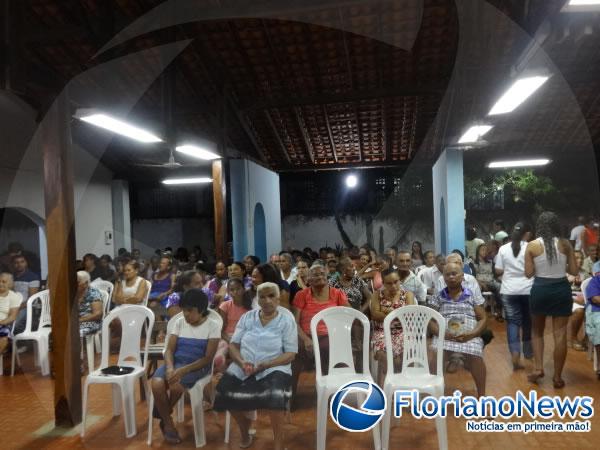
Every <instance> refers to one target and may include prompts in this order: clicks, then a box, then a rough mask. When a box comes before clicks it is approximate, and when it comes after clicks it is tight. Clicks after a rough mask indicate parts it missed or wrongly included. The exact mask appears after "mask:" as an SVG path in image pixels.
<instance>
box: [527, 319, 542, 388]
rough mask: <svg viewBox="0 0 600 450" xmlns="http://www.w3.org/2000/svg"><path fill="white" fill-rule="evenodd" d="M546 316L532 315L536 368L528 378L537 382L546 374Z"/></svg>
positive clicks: (532, 340)
mask: <svg viewBox="0 0 600 450" xmlns="http://www.w3.org/2000/svg"><path fill="white" fill-rule="evenodd" d="M545 328H546V316H542V315H534V316H531V346H532V347H533V359H534V370H533V372H532V373H530V374H529V375H528V376H527V379H528V380H529V381H531V382H532V383H535V382H536V381H537V380H538V378H541V377H543V376H544V329H545Z"/></svg>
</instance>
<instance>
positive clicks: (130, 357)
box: [100, 305, 154, 369]
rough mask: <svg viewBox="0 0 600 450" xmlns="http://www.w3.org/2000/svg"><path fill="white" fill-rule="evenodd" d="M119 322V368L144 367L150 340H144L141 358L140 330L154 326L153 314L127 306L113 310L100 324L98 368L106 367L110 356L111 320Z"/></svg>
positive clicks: (137, 307)
mask: <svg viewBox="0 0 600 450" xmlns="http://www.w3.org/2000/svg"><path fill="white" fill-rule="evenodd" d="M116 319H119V321H120V322H121V348H120V349H119V359H118V362H117V364H118V365H119V366H129V367H145V364H146V361H148V346H149V345H150V339H148V336H146V339H145V340H144V341H145V343H144V351H143V357H142V356H140V353H142V352H141V348H140V347H141V344H140V342H141V340H142V330H144V329H146V328H145V327H146V323H147V324H148V328H147V329H148V330H151V329H152V327H153V326H154V313H153V312H152V310H151V309H149V308H146V307H145V306H141V305H128V306H127V307H126V308H115V309H113V310H112V311H111V312H110V313H109V314H108V316H106V318H105V319H104V321H103V322H102V359H101V363H100V368H101V369H103V368H104V367H108V366H109V365H110V364H109V361H108V359H109V354H110V344H109V343H110V324H111V322H112V321H113V320H116Z"/></svg>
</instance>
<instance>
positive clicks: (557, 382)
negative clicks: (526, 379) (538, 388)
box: [552, 378, 565, 389]
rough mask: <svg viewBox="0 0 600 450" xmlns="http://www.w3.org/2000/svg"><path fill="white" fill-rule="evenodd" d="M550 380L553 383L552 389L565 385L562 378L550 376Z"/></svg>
mask: <svg viewBox="0 0 600 450" xmlns="http://www.w3.org/2000/svg"><path fill="white" fill-rule="evenodd" d="M552 382H553V384H554V389H562V388H564V387H565V381H564V380H563V379H562V378H559V379H558V380H557V379H556V378H552Z"/></svg>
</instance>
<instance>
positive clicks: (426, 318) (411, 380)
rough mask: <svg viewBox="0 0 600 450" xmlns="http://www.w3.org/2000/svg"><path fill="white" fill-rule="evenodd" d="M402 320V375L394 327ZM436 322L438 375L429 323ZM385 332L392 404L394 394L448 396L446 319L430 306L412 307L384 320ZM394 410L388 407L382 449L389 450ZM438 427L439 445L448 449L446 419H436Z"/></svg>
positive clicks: (388, 395) (387, 393) (386, 388)
mask: <svg viewBox="0 0 600 450" xmlns="http://www.w3.org/2000/svg"><path fill="white" fill-rule="evenodd" d="M394 320H398V321H399V322H400V325H401V326H402V334H403V350H402V369H401V371H400V372H399V373H395V370H394V354H393V347H392V332H391V326H392V322H393V321H394ZM432 320H434V321H435V322H437V325H438V330H439V331H438V336H439V337H441V339H438V340H437V347H436V351H437V354H436V361H437V368H436V373H435V374H432V373H431V371H430V370H429V360H428V356H427V330H428V326H429V323H430V322H431V321H432ZM383 329H384V333H385V347H386V356H387V374H386V376H385V381H384V384H383V385H384V389H383V390H384V392H385V396H386V398H387V400H388V405H392V404H393V396H394V392H395V391H397V390H399V389H402V390H411V389H416V390H417V391H419V393H420V394H429V395H432V396H436V397H441V396H443V395H444V373H443V366H442V358H443V353H444V336H445V335H446V320H445V319H444V318H443V317H442V315H441V314H440V313H438V312H437V311H435V310H433V309H431V308H428V307H426V306H418V305H408V306H403V307H402V308H398V309H396V310H394V311H392V312H390V313H389V314H388V315H387V316H386V317H385V320H384V321H383ZM393 409H394V408H393V407H388V409H387V411H386V413H385V416H384V418H383V431H382V438H383V439H382V441H383V442H382V449H383V450H387V449H388V448H389V440H390V423H391V416H392V411H393ZM435 426H436V429H437V433H438V443H439V448H440V449H441V450H447V449H448V436H447V433H446V418H445V417H436V418H435Z"/></svg>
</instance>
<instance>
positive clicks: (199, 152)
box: [175, 145, 220, 161]
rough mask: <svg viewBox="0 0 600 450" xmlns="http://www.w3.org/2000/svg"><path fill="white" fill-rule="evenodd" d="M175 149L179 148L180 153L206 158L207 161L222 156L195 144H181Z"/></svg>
mask: <svg viewBox="0 0 600 450" xmlns="http://www.w3.org/2000/svg"><path fill="white" fill-rule="evenodd" d="M175 150H177V151H178V152H180V153H183V154H186V155H189V156H193V157H194V158H199V159H205V160H207V161H209V160H211V159H219V158H220V156H219V155H217V154H216V153H213V152H211V151H209V150H206V149H204V148H201V147H196V146H195V145H180V146H178V147H176V148H175Z"/></svg>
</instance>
